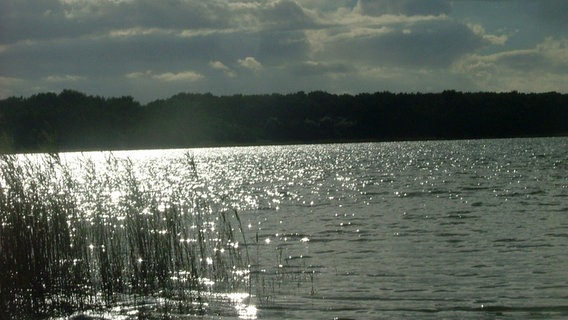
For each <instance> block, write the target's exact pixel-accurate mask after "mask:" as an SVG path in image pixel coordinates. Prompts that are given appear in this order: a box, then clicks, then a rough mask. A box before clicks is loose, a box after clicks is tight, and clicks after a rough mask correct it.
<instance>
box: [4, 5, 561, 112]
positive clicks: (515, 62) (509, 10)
mask: <svg viewBox="0 0 568 320" xmlns="http://www.w3.org/2000/svg"><path fill="white" fill-rule="evenodd" d="M567 57H568V1H566V0H547V1H533V0H492V1H490V0H454V1H450V0H336V1H327V0H296V1H294V0H208V1H201V0H199V1H198V0H169V1H155V0H43V1H36V0H0V98H5V97H7V96H14V95H16V96H21V95H23V96H27V95H31V94H34V93H37V92H44V91H55V92H58V91H60V90H62V89H65V88H68V89H75V90H79V91H83V92H85V93H88V94H97V95H104V96H115V95H121V96H122V95H132V96H134V97H135V98H136V99H138V100H140V101H142V102H146V101H150V100H154V99H157V98H164V97H169V96H171V95H173V94H175V93H178V92H211V93H214V94H233V93H243V94H251V93H274V92H277V93H287V92H295V91H300V90H302V91H312V90H324V91H328V92H332V93H353V94H356V93H359V92H375V91H385V90H388V91H394V92H417V91H421V92H438V91H443V90H447V89H454V90H461V91H510V90H518V91H524V92H542V91H559V92H567V91H568V86H567V85H566V83H568V76H567V75H568V58H567Z"/></svg>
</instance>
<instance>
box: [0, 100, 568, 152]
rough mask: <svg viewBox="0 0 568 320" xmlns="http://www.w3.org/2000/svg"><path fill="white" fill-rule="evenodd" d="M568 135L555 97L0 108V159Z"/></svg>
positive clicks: (14, 103)
mask: <svg viewBox="0 0 568 320" xmlns="http://www.w3.org/2000/svg"><path fill="white" fill-rule="evenodd" d="M558 135H568V95H567V94H559V93H554V92H552V93H539V94H525V93H518V92H509V93H487V92H480V93H462V92H456V91H444V92H442V93H428V94H422V93H410V94H409V93H399V94H394V93H389V92H378V93H373V94H370V93H364V94H358V95H347V94H344V95H335V94H329V93H326V92H321V91H317V92H311V93H304V92H298V93H293V94H286V95H282V94H271V95H233V96H214V95H211V94H192V93H180V94H177V95H175V96H172V97H171V98H168V99H165V100H156V101H153V102H150V103H148V104H145V105H142V104H140V103H139V102H137V101H135V100H134V99H133V98H132V97H119V98H103V97H98V96H88V95H85V94H83V93H80V92H76V91H72V90H64V91H62V92H61V93H59V94H55V93H40V94H36V95H33V96H31V97H28V98H22V97H12V98H8V99H5V100H1V101H0V152H30V151H50V152H51V151H63V150H108V149H145V148H172V147H199V146H227V145H255V144H284V143H320V142H348V141H387V140H419V139H475V138H499V137H526V136H558Z"/></svg>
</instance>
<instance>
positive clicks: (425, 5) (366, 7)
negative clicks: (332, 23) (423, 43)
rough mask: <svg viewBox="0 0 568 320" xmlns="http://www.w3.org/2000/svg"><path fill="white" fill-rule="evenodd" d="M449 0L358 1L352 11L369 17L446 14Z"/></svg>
mask: <svg viewBox="0 0 568 320" xmlns="http://www.w3.org/2000/svg"><path fill="white" fill-rule="evenodd" d="M451 8H452V5H451V1H449V0H358V1H357V5H356V6H355V9H354V11H356V12H358V13H360V14H362V15H369V16H381V15H387V14H392V15H407V16H413V15H441V14H448V13H449V12H450V11H451Z"/></svg>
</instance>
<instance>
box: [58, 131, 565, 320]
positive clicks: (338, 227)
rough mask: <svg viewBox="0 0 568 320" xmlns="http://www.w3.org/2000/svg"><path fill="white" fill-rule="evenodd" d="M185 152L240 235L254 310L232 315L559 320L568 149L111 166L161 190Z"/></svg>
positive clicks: (202, 158) (239, 152) (443, 146)
mask: <svg viewBox="0 0 568 320" xmlns="http://www.w3.org/2000/svg"><path fill="white" fill-rule="evenodd" d="M187 152H189V153H190V154H191V155H192V156H193V157H194V159H195V166H196V169H197V172H198V174H199V178H200V179H201V181H202V183H203V188H202V190H204V191H203V192H206V193H208V194H210V195H211V198H212V199H213V198H215V199H219V198H223V199H224V200H228V202H229V203H230V206H232V207H235V208H237V210H238V211H239V212H240V214H241V218H242V220H243V224H244V225H245V234H246V236H247V239H248V240H247V241H246V243H245V244H243V245H245V246H246V248H247V250H248V254H249V256H250V261H251V267H250V269H251V284H252V286H251V289H250V292H251V294H252V300H251V301H253V305H254V306H255V308H256V309H254V310H253V311H254V312H251V313H248V314H247V313H240V314H239V313H237V314H235V316H239V315H240V316H241V317H245V318H246V317H248V318H256V317H257V318H259V319H283V318H288V319H334V318H353V319H458V318H459V319H493V318H499V319H535V318H543V319H564V318H567V317H568V302H567V301H568V268H567V266H568V255H566V252H568V139H566V138H540V139H504V140H475V141H426V142H393V143H362V144H329V145H298V146H266V147H238V148H211V149H193V150H160V151H128V152H117V153H115V154H114V155H115V156H116V157H118V158H120V157H130V158H131V159H132V160H133V162H134V163H135V165H136V166H137V168H139V173H138V174H139V176H140V177H145V176H146V175H147V171H146V170H145V169H144V168H147V167H148V166H150V165H151V166H152V167H153V168H154V169H152V170H153V171H152V172H153V175H152V176H148V177H147V179H154V180H155V182H153V183H154V184H155V186H156V188H159V187H160V185H162V184H172V183H176V181H180V179H185V178H184V177H185V175H187V174H188V172H189V171H190V169H189V168H187V163H186V162H183V163H182V162H180V161H178V160H179V158H180V157H184V156H186V155H184V154H186V153H187ZM86 155H87V156H92V157H97V154H96V153H89V154H86ZM75 156H76V155H74V154H68V155H67V157H68V159H71V161H72V159H73V157H75ZM83 156H85V155H83ZM224 203H225V202H224ZM223 205H226V204H223ZM249 311H250V310H249ZM211 317H213V318H215V316H214V315H211Z"/></svg>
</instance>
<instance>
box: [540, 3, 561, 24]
mask: <svg viewBox="0 0 568 320" xmlns="http://www.w3.org/2000/svg"><path fill="white" fill-rule="evenodd" d="M537 3H538V10H537V17H538V18H539V19H540V20H541V21H542V23H545V24H549V25H552V26H555V27H560V28H568V1H566V0H547V1H538V2H537Z"/></svg>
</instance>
